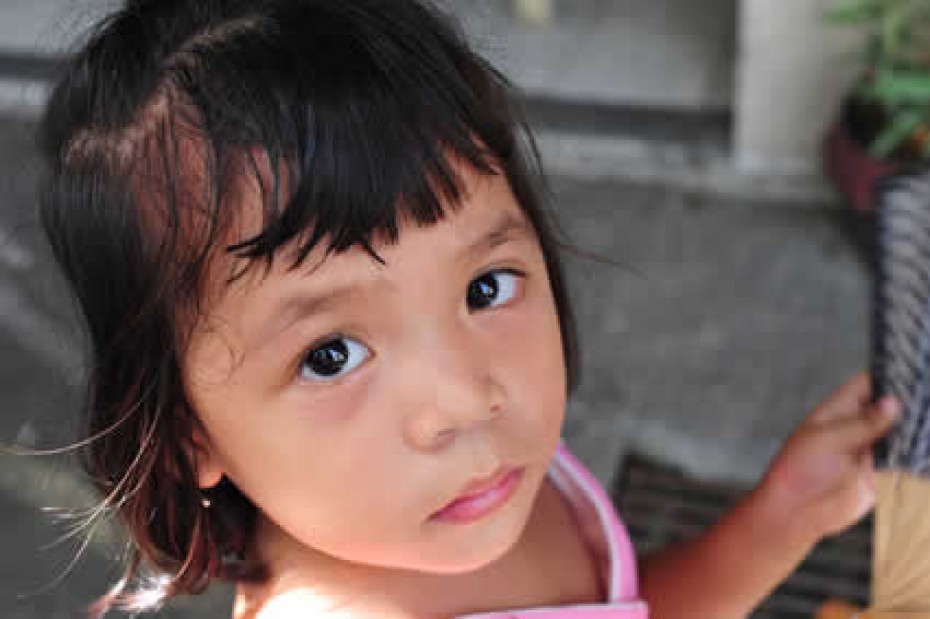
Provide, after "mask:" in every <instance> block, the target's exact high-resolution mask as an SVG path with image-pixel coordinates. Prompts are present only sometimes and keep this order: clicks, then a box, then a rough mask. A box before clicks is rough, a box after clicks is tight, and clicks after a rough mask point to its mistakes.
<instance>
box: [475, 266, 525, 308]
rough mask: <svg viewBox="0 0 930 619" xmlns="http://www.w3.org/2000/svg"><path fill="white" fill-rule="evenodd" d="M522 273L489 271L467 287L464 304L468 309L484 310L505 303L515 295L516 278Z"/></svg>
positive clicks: (508, 270) (505, 270) (506, 270)
mask: <svg viewBox="0 0 930 619" xmlns="http://www.w3.org/2000/svg"><path fill="white" fill-rule="evenodd" d="M518 277H522V273H519V272H517V271H513V270H510V269H502V270H498V271H491V272H489V273H485V274H484V275H482V276H481V277H478V278H476V279H474V280H472V282H471V283H470V284H469V285H468V291H467V293H466V302H467V303H468V307H469V308H470V309H486V308H488V307H492V306H494V305H499V304H501V303H506V302H507V301H509V300H510V299H512V298H513V297H514V296H516V293H517V278H518Z"/></svg>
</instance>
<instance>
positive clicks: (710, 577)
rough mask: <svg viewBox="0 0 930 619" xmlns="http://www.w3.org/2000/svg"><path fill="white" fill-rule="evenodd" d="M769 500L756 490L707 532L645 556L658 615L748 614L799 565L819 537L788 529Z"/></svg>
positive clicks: (644, 579)
mask: <svg viewBox="0 0 930 619" xmlns="http://www.w3.org/2000/svg"><path fill="white" fill-rule="evenodd" d="M764 502H765V497H763V496H761V495H760V494H759V492H758V491H757V492H753V493H750V494H749V495H748V496H747V497H746V498H745V499H743V501H741V502H740V503H739V504H737V505H736V506H735V507H734V508H733V509H732V510H731V511H729V512H728V513H727V514H725V515H724V516H723V517H722V518H721V519H720V520H719V521H718V522H717V523H716V524H715V525H714V526H713V527H712V528H711V529H709V530H708V531H707V532H705V533H704V534H703V535H702V536H700V537H698V538H696V539H693V540H690V541H688V542H684V543H682V544H677V545H674V546H671V547H669V548H665V549H663V550H660V551H658V552H656V553H654V554H652V555H650V556H648V557H646V558H645V559H644V561H643V563H642V566H641V571H642V574H641V593H642V597H643V598H644V599H645V600H646V601H647V602H648V604H649V607H650V617H651V618H652V619H673V618H676V617H682V618H684V617H688V618H693V619H703V618H706V619H737V618H743V617H746V616H747V615H748V614H749V613H750V612H751V611H752V609H753V608H755V607H756V606H757V605H758V604H759V603H760V602H761V601H762V600H763V599H764V598H765V597H766V596H767V595H769V593H771V591H772V590H773V589H774V588H775V586H777V584H778V583H779V582H781V581H782V580H784V579H785V578H786V577H787V576H788V575H789V574H790V573H791V572H792V571H793V570H794V568H795V567H796V566H797V565H798V563H800V561H801V560H802V559H803V558H804V557H805V556H806V555H807V553H808V552H810V550H811V548H813V545H814V543H815V541H816V540H814V539H809V538H806V537H805V536H804V535H803V534H802V533H801V532H800V531H797V532H795V531H791V530H786V529H785V528H784V527H783V522H782V521H781V519H773V517H772V516H773V512H772V510H771V509H770V508H768V507H767V506H766V505H765V504H764Z"/></svg>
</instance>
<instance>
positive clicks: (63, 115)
mask: <svg viewBox="0 0 930 619" xmlns="http://www.w3.org/2000/svg"><path fill="white" fill-rule="evenodd" d="M40 140H41V146H42V152H43V153H44V156H45V158H46V161H47V164H48V175H47V178H46V179H45V182H44V186H43V192H42V199H41V219H42V222H43V226H44V228H45V230H46V233H47V235H48V238H49V239H50V243H51V246H52V248H53V251H54V254H55V256H56V259H57V261H58V262H59V263H60V266H61V268H62V269H63V271H64V273H65V275H66V277H67V278H68V280H69V282H70V284H71V285H72V287H73V290H74V293H75V295H76V297H77V299H78V301H79V304H80V307H81V310H82V313H83V317H84V319H85V321H86V325H87V330H88V334H89V342H90V348H91V350H90V354H91V362H90V364H91V367H90V381H89V385H88V397H87V402H86V428H85V432H86V434H85V435H84V436H83V437H81V438H82V439H83V440H85V441H86V448H84V449H83V450H82V463H83V466H84V468H85V469H86V471H87V472H88V473H89V475H90V478H91V479H92V480H93V482H94V484H95V485H96V487H97V488H98V490H99V491H100V492H101V493H102V495H103V496H104V497H105V498H104V501H105V504H106V505H107V507H109V508H111V511H112V512H115V513H116V514H117V515H118V516H119V518H120V519H121V521H122V522H123V523H124V524H125V525H126V526H127V528H128V530H129V532H130V535H131V539H132V542H133V553H132V557H131V558H130V561H129V565H128V567H127V572H126V575H125V578H124V579H123V581H121V583H120V585H118V586H117V587H116V588H115V589H114V590H113V591H112V592H111V594H110V595H109V596H106V597H104V598H103V599H102V600H101V602H100V603H99V604H98V605H97V606H96V610H97V611H100V613H101V614H102V612H105V610H106V609H107V608H109V607H110V606H111V605H112V604H113V603H117V604H120V605H123V606H125V607H128V608H135V609H141V608H144V607H145V606H146V604H151V603H152V601H153V600H154V601H155V602H158V601H161V600H164V599H167V598H168V597H170V596H173V595H177V594H182V593H192V592H197V591H200V590H201V589H203V588H204V587H205V586H206V585H207V584H209V582H210V580H211V579H213V578H226V579H240V578H249V577H258V575H259V574H260V569H259V568H260V566H255V565H252V564H251V563H250V562H249V561H248V557H245V556H243V553H244V551H245V549H246V547H247V544H248V541H249V536H250V532H251V527H252V523H253V521H254V516H255V509H254V507H253V506H252V505H251V504H250V503H249V501H248V500H247V499H246V498H245V497H244V496H243V495H242V494H241V493H239V492H238V490H237V489H236V488H235V487H233V486H232V484H231V483H230V482H228V481H224V482H223V483H222V484H221V485H220V486H219V487H218V489H216V490H215V491H213V494H212V496H211V500H212V502H213V505H212V507H211V508H210V509H205V508H203V507H202V505H201V496H200V494H199V492H198V488H197V480H196V475H195V471H194V465H193V462H192V461H191V456H190V444H189V441H190V438H191V436H192V431H193V429H194V428H195V427H196V425H197V424H198V420H197V416H196V414H195V411H193V410H192V409H191V407H190V405H189V403H188V399H187V397H186V395H185V390H184V385H183V381H182V374H181V367H182V366H181V362H182V360H183V358H184V353H185V346H186V345H187V342H188V338H189V336H190V332H191V329H192V328H193V325H194V324H195V322H196V318H197V317H198V316H200V312H201V304H202V300H201V299H202V296H203V294H204V283H205V278H206V275H205V274H206V271H207V269H208V267H209V265H210V263H211V258H212V257H214V256H216V255H217V254H218V252H228V253H232V254H235V255H237V256H240V257H242V258H243V259H244V261H245V263H246V264H248V265H252V264H254V263H256V262H258V263H261V262H266V263H270V261H271V260H272V259H273V258H274V257H275V256H276V255H277V252H278V251H279V250H280V249H281V248H283V247H285V246H286V247H289V248H296V249H297V252H296V261H295V266H296V265H297V264H299V263H300V262H301V261H302V260H303V259H304V258H305V257H306V256H307V254H308V252H310V251H311V250H312V249H313V248H314V247H316V246H318V245H319V244H321V243H325V244H326V246H325V247H326V249H327V250H328V251H329V252H341V251H344V250H346V249H347V248H350V247H353V246H361V247H364V248H365V249H367V250H368V251H369V252H370V253H372V255H373V257H375V258H377V256H376V254H374V252H373V251H372V250H371V241H372V237H373V235H375V234H378V235H384V236H385V237H386V238H387V239H389V240H390V241H396V240H397V236H398V217H399V216H400V215H401V214H404V215H408V216H410V217H412V218H413V220H415V221H416V222H417V223H418V224H424V225H426V224H430V223H433V222H436V221H438V220H439V219H441V218H442V217H444V215H445V213H444V208H446V207H444V205H449V204H452V205H455V204H458V200H459V199H460V194H461V192H462V179H461V178H460V177H459V175H458V174H457V173H456V165H455V162H456V161H458V162H464V163H466V164H467V165H468V166H470V167H472V168H474V169H475V170H477V171H479V172H481V173H484V174H503V175H504V176H505V177H506V179H507V181H508V183H509V185H510V188H511V190H512V191H513V193H514V195H515V197H516V199H517V202H518V203H519V205H520V207H521V209H522V210H523V212H524V213H525V214H526V215H527V216H528V218H529V219H530V221H531V222H532V224H533V226H534V228H535V231H536V233H537V236H538V239H539V242H540V243H541V246H542V250H543V253H544V256H545V260H546V265H547V268H548V274H549V278H550V281H551V286H552V289H553V292H554V296H555V302H556V306H557V309H558V313H559V318H560V321H561V330H562V342H563V348H564V352H565V356H566V367H567V371H568V376H567V379H568V384H569V386H570V389H571V388H573V387H574V385H575V382H576V378H577V373H578V370H577V368H578V359H577V350H576V338H575V332H574V325H573V321H572V313H571V308H570V306H569V302H568V296H567V292H566V288H565V284H564V281H563V276H562V270H561V267H560V264H559V258H558V246H559V241H558V237H557V228H556V226H555V222H554V220H553V219H552V216H551V213H550V212H549V211H548V210H547V209H545V208H544V204H543V199H542V197H541V196H542V195H543V192H542V191H540V187H541V185H540V183H541V181H542V177H541V175H540V170H539V162H538V156H537V153H536V150H535V147H534V145H533V141H532V138H531V136H530V134H529V132H528V130H527V128H526V126H525V123H524V121H523V120H522V116H521V114H520V112H519V110H518V107H517V105H516V103H515V95H514V91H513V88H512V87H511V85H510V84H509V83H508V82H507V80H505V79H504V77H502V76H501V75H500V74H499V73H498V72H497V71H496V70H494V69H493V68H492V67H491V66H490V65H489V64H487V63H486V62H485V61H484V60H483V59H481V58H480V57H479V56H478V55H476V54H475V53H474V52H473V51H471V50H470V49H469V47H468V45H467V44H466V43H465V40H464V37H463V36H462V34H461V33H460V32H459V31H458V30H456V28H455V26H454V25H453V22H452V21H451V20H450V19H448V18H447V16H445V15H443V14H441V13H440V12H439V11H438V9H436V8H435V7H432V6H430V5H428V4H426V2H425V0H423V1H421V0H128V1H127V2H126V4H125V6H124V7H123V8H122V9H121V10H119V11H118V12H116V13H115V14H113V15H111V16H110V17H108V18H106V19H105V20H104V21H103V22H102V23H101V24H99V26H97V27H96V28H95V30H94V31H93V32H92V33H91V35H90V36H89V38H88V39H87V40H86V43H84V44H83V46H82V48H81V49H80V50H79V51H78V52H77V53H76V54H75V55H74V56H73V58H72V59H71V60H70V61H69V63H68V64H67V67H66V69H65V72H64V75H63V77H62V79H61V81H60V82H59V84H58V85H57V87H56V88H55V90H54V92H53V94H52V97H51V99H50V102H49V104H48V107H47V109H46V112H45V115H44V118H43V120H42V124H41V129H40ZM246 177H250V178H252V179H254V180H255V181H256V182H258V183H259V186H260V187H261V194H262V201H261V202H262V206H261V208H262V209H263V227H262V230H261V231H260V232H259V233H258V234H256V235H255V236H253V237H251V238H247V239H245V240H243V241H242V242H240V243H237V244H235V245H232V246H230V245H228V244H227V243H226V239H228V234H227V233H228V232H229V231H230V229H231V226H233V225H235V221H236V217H237V216H238V213H239V209H240V206H239V202H237V197H238V196H237V192H238V191H239V190H240V189H241V188H242V186H243V183H242V179H243V178H246ZM233 276H235V274H233ZM145 571H152V572H154V573H155V574H163V575H166V577H165V578H163V579H162V580H161V582H162V584H161V588H160V590H159V592H158V593H159V595H160V597H158V596H154V597H153V596H152V595H151V592H146V591H144V589H145V585H144V583H145V581H146V579H145V578H144V572H145ZM142 593H145V594H146V595H144V596H143V595H142Z"/></svg>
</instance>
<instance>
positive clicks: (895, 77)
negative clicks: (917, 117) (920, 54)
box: [863, 69, 930, 106]
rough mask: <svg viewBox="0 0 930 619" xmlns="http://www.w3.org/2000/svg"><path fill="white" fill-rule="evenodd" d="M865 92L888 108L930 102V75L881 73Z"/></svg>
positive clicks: (914, 72)
mask: <svg viewBox="0 0 930 619" xmlns="http://www.w3.org/2000/svg"><path fill="white" fill-rule="evenodd" d="M863 92H864V93H865V94H866V95H868V96H870V97H874V98H875V99H878V100H879V101H881V102H882V103H884V104H885V105H886V106H891V105H899V104H902V103H924V102H928V101H930V74H927V73H923V72H920V71H892V70H888V69H884V70H882V71H879V72H878V73H877V74H876V75H875V77H874V78H873V79H872V82H871V83H868V84H866V85H864V86H863Z"/></svg>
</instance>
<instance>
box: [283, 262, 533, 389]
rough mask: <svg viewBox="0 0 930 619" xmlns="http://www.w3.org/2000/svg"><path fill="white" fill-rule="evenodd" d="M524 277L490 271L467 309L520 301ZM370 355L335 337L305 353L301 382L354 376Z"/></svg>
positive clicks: (478, 281)
mask: <svg viewBox="0 0 930 619" xmlns="http://www.w3.org/2000/svg"><path fill="white" fill-rule="evenodd" d="M524 277H525V274H524V273H522V272H520V271H517V270H515V269H497V270H494V271H488V272H487V273H485V274H484V275H481V276H479V277H477V278H475V279H473V280H472V281H471V282H470V283H469V284H468V287H467V289H466V293H465V302H466V305H467V306H468V308H469V310H470V311H483V310H487V309H490V308H494V307H497V306H500V305H503V304H506V303H509V302H511V301H512V300H513V299H515V298H516V297H517V294H518V292H519V284H520V279H522V278H524ZM371 355H372V351H371V349H369V348H368V347H367V346H366V345H365V344H363V343H362V342H360V341H358V340H357V339H355V338H353V337H350V336H348V335H344V334H334V335H331V336H328V337H327V338H326V339H325V340H324V341H323V343H322V344H315V345H314V347H313V348H311V349H310V350H308V351H306V352H305V353H304V355H303V357H302V359H301V362H300V368H299V372H298V374H299V378H300V380H302V381H306V382H311V383H328V382H333V381H336V380H339V379H340V378H342V377H344V376H345V375H347V374H349V373H351V372H353V371H354V370H355V369H356V368H358V367H359V366H361V365H362V364H363V363H364V362H365V361H367V360H368V359H369V358H370V357H371Z"/></svg>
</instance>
